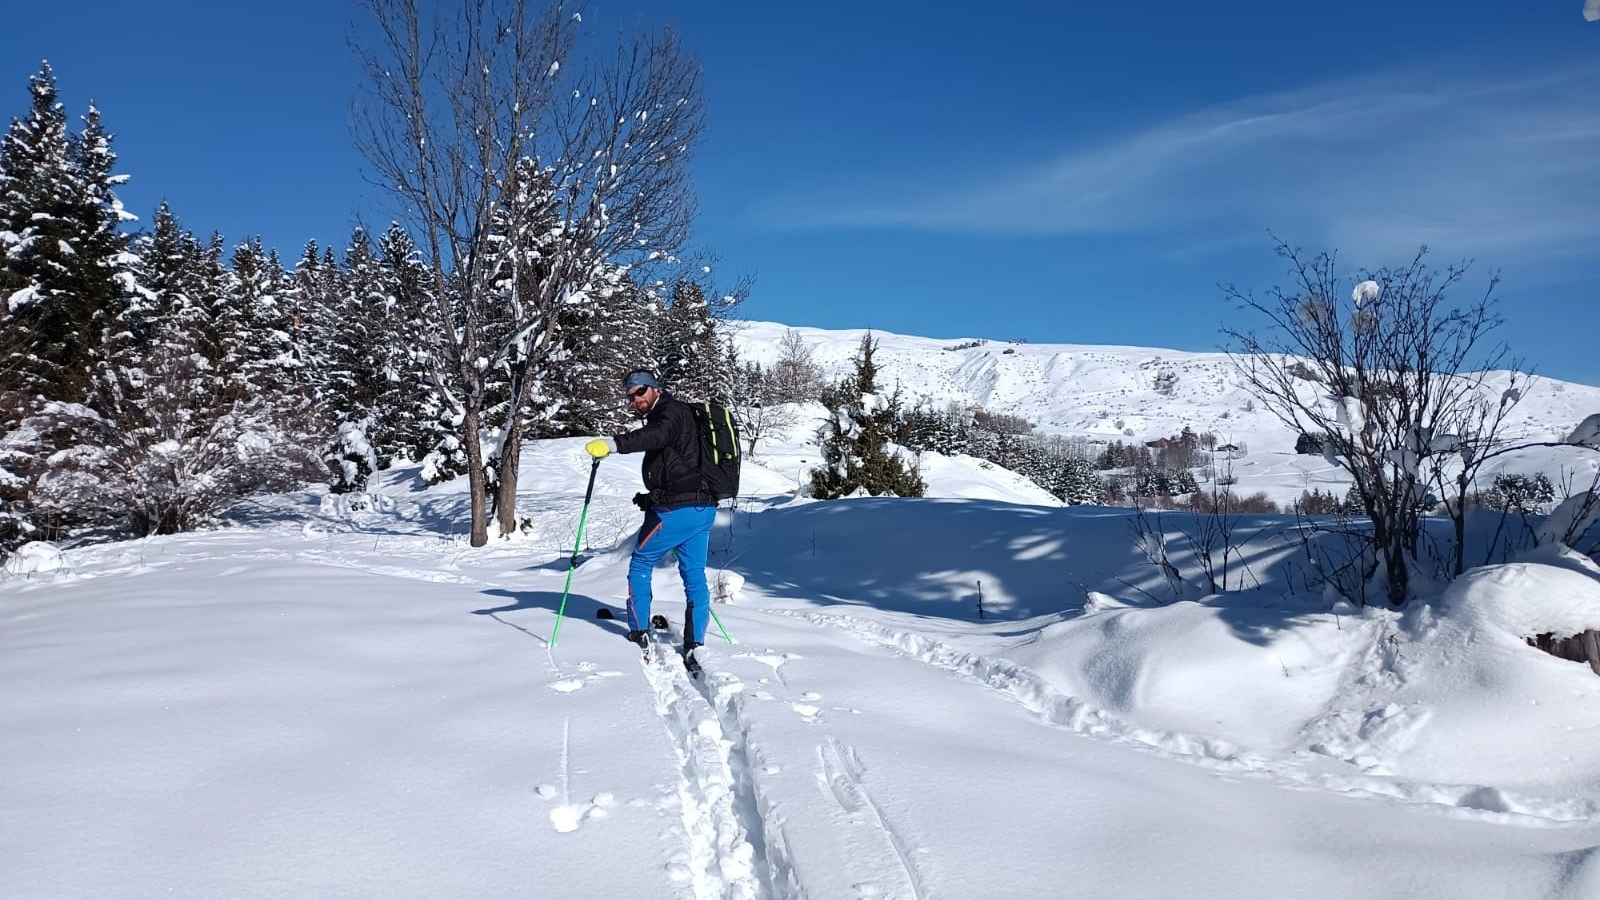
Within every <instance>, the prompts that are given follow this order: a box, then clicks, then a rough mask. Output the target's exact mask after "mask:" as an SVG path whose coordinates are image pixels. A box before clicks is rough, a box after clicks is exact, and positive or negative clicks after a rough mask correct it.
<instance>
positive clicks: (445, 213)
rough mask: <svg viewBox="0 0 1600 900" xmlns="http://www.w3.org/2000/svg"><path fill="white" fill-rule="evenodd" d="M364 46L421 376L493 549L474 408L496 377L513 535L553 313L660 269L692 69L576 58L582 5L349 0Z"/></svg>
mask: <svg viewBox="0 0 1600 900" xmlns="http://www.w3.org/2000/svg"><path fill="white" fill-rule="evenodd" d="M363 2H364V4H365V6H366V7H367V9H368V10H369V11H370V12H371V13H372V14H373V18H374V19H375V20H376V22H377V25H378V29H377V34H378V35H379V39H378V40H377V41H376V42H375V43H374V45H373V46H370V47H363V48H359V52H360V54H361V57H362V59H363V62H364V63H365V66H366V70H367V72H368V75H369V79H370V97H369V99H370V103H368V104H367V105H365V106H364V107H363V108H362V109H361V110H360V111H359V113H358V118H357V142H358V144H359V146H360V148H361V150H362V152H363V153H364V155H365V156H366V158H367V160H368V161H369V163H370V164H371V165H372V167H373V169H374V170H375V172H376V178H377V180H378V182H379V184H380V185H381V186H382V187H384V188H386V189H388V190H389V191H391V192H392V193H393V194H394V195H395V197H396V198H397V199H398V200H399V201H400V203H401V205H402V207H403V208H404V214H405V217H406V220H407V222H408V224H409V225H410V227H412V228H413V229H415V230H416V231H417V233H418V234H419V235H420V237H419V239H418V245H419V247H420V248H421V250H422V253H423V255H424V256H425V257H426V262H427V263H428V265H429V268H430V270H431V272H432V280H433V288H434V290H433V297H432V298H431V300H430V302H429V304H427V307H426V308H425V309H422V310H418V311H417V313H418V315H419V316H421V317H424V319H425V320H426V321H427V322H428V323H429V324H430V326H431V328H430V331H432V332H433V338H432V342H431V344H430V346H429V348H428V349H429V350H430V351H431V353H430V356H431V359H432V362H433V366H432V370H433V379H434V382H435V385H436V387H437V388H438V389H439V391H440V394H441V395H442V396H444V397H445V398H447V400H446V402H447V403H449V404H450V405H451V407H452V414H453V417H454V418H455V419H457V420H458V421H459V422H460V432H461V438H462V442H463V446H464V447H465V449H466V454H467V458H468V477H469V484H470V488H471V492H472V538H471V539H472V543H473V545H474V546H481V545H482V544H484V543H486V542H487V540H488V523H487V508H488V505H487V496H486V493H487V488H486V485H487V480H486V477H485V472H484V465H485V457H486V454H485V452H484V449H485V448H484V444H483V440H484V436H483V430H484V426H485V421H484V413H485V409H484V403H485V401H486V396H487V395H488V392H489V388H490V387H491V381H492V380H494V379H498V378H508V379H509V382H510V383H509V386H508V388H507V389H505V391H504V392H503V395H504V396H505V397H506V401H505V406H504V407H503V408H502V409H500V410H497V419H498V420H499V421H500V422H501V423H503V424H502V425H501V427H500V429H499V433H498V435H496V436H492V437H491V438H490V441H491V444H492V446H491V448H490V449H491V452H490V453H489V454H488V456H491V457H493V458H494V460H495V461H496V464H497V465H498V467H499V471H498V491H499V502H498V503H497V504H496V506H497V507H498V509H497V513H498V518H499V522H500V526H501V530H502V533H509V532H510V531H511V530H512V529H513V528H514V527H515V520H516V511H515V506H514V502H513V501H514V498H515V493H516V487H517V465H518V457H519V451H520V445H521V440H522V429H523V427H524V426H525V424H526V421H527V414H528V409H527V407H528V406H529V405H530V404H534V403H538V402H540V401H542V400H543V399H544V397H543V395H542V394H541V393H540V391H539V387H540V385H541V383H542V382H543V376H544V375H545V373H546V372H548V368H547V367H548V366H550V365H552V364H556V363H559V359H557V358H556V356H557V354H558V352H559V351H558V348H559V347H560V345H561V342H560V341H559V340H557V337H558V334H557V329H558V328H559V324H560V316H559V315H558V313H559V312H560V311H561V310H562V309H563V308H564V307H566V306H568V305H570V304H578V303H584V302H586V301H587V300H588V298H589V295H590V292H593V291H599V290H606V289H610V287H611V286H612V284H613V283H614V282H615V280H616V277H617V274H618V272H619V271H629V274H630V276H631V277H632V278H633V279H634V281H635V282H636V283H640V284H644V283H647V279H645V278H643V277H641V275H642V272H643V270H645V269H648V268H649V267H651V266H652V265H670V264H672V263H673V262H674V261H675V254H676V253H677V251H678V249H679V248H680V246H681V245H682V243H683V242H684V241H685V239H686V237H687V233H688V227H689V223H690V221H691V220H692V218H693V213H694V203H693V194H692V192H691V189H690V185H689V179H688V174H687V163H688V158H689V153H690V151H691V150H692V148H693V147H694V145H695V144H696V142H697V140H698V137H699V135H700V132H701V129H702V126H703V107H702V101H701V92H700V83H699V79H700V69H699V65H698V63H697V62H696V61H695V60H694V59H693V58H692V57H691V56H689V55H688V54H686V53H685V52H684V51H683V49H682V48H681V46H680V45H679V43H678V41H677V40H676V38H675V37H674V36H673V35H672V34H670V33H663V34H656V35H643V36H640V37H637V38H634V39H632V40H629V41H626V42H624V43H622V44H621V45H619V47H618V48H617V50H616V52H615V53H614V54H610V55H601V56H599V57H594V58H587V59H585V58H580V57H578V56H577V54H576V50H577V47H578V37H579V28H580V25H581V22H582V17H581V15H580V14H579V12H578V7H577V6H575V5H572V4H567V3H562V2H550V3H547V4H544V3H535V2H530V0H459V2H458V3H454V4H442V5H441V6H440V7H439V8H438V9H436V10H434V12H433V14H432V15H429V14H427V13H425V12H424V11H423V10H422V9H421V8H420V4H419V0H363Z"/></svg>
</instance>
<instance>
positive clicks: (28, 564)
mask: <svg viewBox="0 0 1600 900" xmlns="http://www.w3.org/2000/svg"><path fill="white" fill-rule="evenodd" d="M63 565H64V563H63V562H62V560H61V549H60V548H59V547H57V546H56V545H55V544H51V543H49V542H47V541H29V542H28V543H26V544H23V545H22V546H21V547H18V548H17V551H16V552H15V553H13V554H11V556H9V557H8V558H7V559H6V564H5V573H6V574H7V575H32V574H34V573H35V572H54V571H57V570H58V569H60V568H61V567H62V566H63Z"/></svg>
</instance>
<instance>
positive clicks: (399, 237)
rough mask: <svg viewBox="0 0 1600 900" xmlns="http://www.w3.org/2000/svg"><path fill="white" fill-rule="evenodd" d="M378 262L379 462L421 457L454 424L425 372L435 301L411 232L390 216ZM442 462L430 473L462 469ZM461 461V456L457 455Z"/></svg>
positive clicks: (453, 472)
mask: <svg viewBox="0 0 1600 900" xmlns="http://www.w3.org/2000/svg"><path fill="white" fill-rule="evenodd" d="M378 251H379V265H380V266H381V267H382V270H383V283H384V287H385V290H386V291H387V293H386V295H385V296H384V300H383V305H384V321H385V322H387V323H389V328H388V331H387V334H386V336H385V337H384V338H383V340H384V342H385V343H386V344H387V349H388V356H387V358H386V362H385V364H384V365H385V368H384V379H383V391H382V393H381V394H380V396H379V398H378V411H379V413H378V414H379V416H380V418H381V419H382V424H381V426H380V427H379V428H378V429H377V431H378V438H377V443H376V444H375V445H374V449H375V450H377V452H378V458H379V461H380V464H383V465H387V464H388V463H390V462H393V461H396V460H401V459H405V460H410V461H414V462H421V461H422V460H423V459H424V458H425V457H427V456H428V454H429V453H431V452H432V451H433V450H434V449H435V448H437V447H439V446H440V444H441V442H442V441H444V440H445V438H446V437H447V436H448V435H451V434H453V433H454V430H455V429H454V428H453V427H452V426H451V425H450V423H449V421H448V420H447V419H446V418H445V412H444V410H445V407H444V403H443V400H442V398H441V397H440V394H439V388H438V386H437V385H436V384H435V383H434V381H433V379H432V378H431V377H430V375H429V367H428V359H430V358H431V354H430V352H429V350H428V348H429V347H431V346H432V344H433V343H434V342H436V341H438V340H439V337H438V335H433V334H429V333H428V332H427V325H426V323H427V322H430V321H433V319H432V317H431V316H430V315H429V314H428V312H427V310H426V307H427V306H428V305H430V304H432V303H433V302H434V299H433V296H432V293H431V292H430V290H429V285H430V283H431V282H430V280H429V278H428V270H427V267H426V266H424V265H423V264H422V261H421V259H420V258H419V257H418V255H417V250H416V246H415V245H414V244H413V243H412V240H411V235H410V234H409V233H408V232H407V231H406V230H405V229H404V228H403V227H401V225H400V224H399V223H398V222H392V223H390V225H389V229H388V230H387V231H385V232H384V233H383V237H382V238H381V239H379V241H378ZM441 462H445V465H444V466H442V467H440V468H437V469H435V470H434V471H433V474H434V475H437V476H441V477H444V478H451V477H454V476H456V475H459V474H461V471H462V469H460V468H452V467H451V465H450V464H449V463H448V461H446V460H441ZM461 463H463V464H464V463H465V458H464V457H463V458H462V459H461Z"/></svg>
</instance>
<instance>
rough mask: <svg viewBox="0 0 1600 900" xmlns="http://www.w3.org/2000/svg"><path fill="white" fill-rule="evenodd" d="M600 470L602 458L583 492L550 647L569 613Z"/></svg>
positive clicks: (592, 471)
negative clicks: (585, 530)
mask: <svg viewBox="0 0 1600 900" xmlns="http://www.w3.org/2000/svg"><path fill="white" fill-rule="evenodd" d="M599 471H600V460H599V459H596V460H595V461H594V465H592V466H590V467H589V487H588V489H587V490H585V491H584V492H583V512H582V513H581V514H580V515H579V516H578V539H577V540H576V541H574V542H573V544H572V563H571V564H570V565H568V566H567V584H566V587H563V588H562V589H561V605H560V606H559V607H557V608H556V627H555V629H554V630H553V631H551V632H550V647H551V648H552V649H554V648H555V645H556V638H558V637H560V636H561V619H562V617H563V616H565V615H566V614H567V593H568V592H569V591H571V590H572V573H573V572H575V571H577V568H578V551H579V550H581V549H583V526H584V525H585V524H587V523H588V521H589V500H590V498H592V497H593V496H594V476H595V473H596V472H599Z"/></svg>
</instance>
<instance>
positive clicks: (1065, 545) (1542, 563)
mask: <svg viewBox="0 0 1600 900" xmlns="http://www.w3.org/2000/svg"><path fill="white" fill-rule="evenodd" d="M581 443H582V442H581V441H578V440H561V441H547V442H539V443H536V444H534V445H533V446H531V447H529V448H528V450H527V453H526V456H525V464H524V480H523V485H524V489H523V493H522V495H521V496H520V498H519V504H518V506H519V512H520V513H521V514H522V515H524V516H526V517H528V519H529V520H530V523H531V528H530V530H529V532H528V533H527V534H524V535H520V536H518V538H517V539H515V540H511V541H498V540H497V541H493V542H491V544H490V545H489V546H487V547H484V548H481V549H473V548H471V547H469V546H467V545H466V543H465V541H464V538H463V533H464V530H465V519H466V507H467V503H466V495H465V490H464V488H463V486H462V485H461V484H459V483H452V484H445V485H440V486H437V487H431V488H428V487H423V486H422V485H420V483H418V482H417V481H416V478H415V476H416V471H415V470H414V469H406V470H398V471H394V472H390V473H387V474H386V476H385V479H384V483H383V485H382V488H381V492H382V497H383V500H382V502H381V503H380V504H379V508H378V510H377V511H371V512H364V513H360V514H356V515H353V516H349V515H345V516H341V515H334V514H332V513H331V512H328V511H325V510H332V509H335V508H336V507H335V505H324V504H323V503H322V500H323V499H324V498H323V497H322V496H321V495H320V494H318V493H315V492H313V493H300V494H288V495H282V496H271V497H260V498H257V499H256V500H254V501H252V502H250V503H247V504H244V505H243V506H241V507H240V508H239V509H238V510H237V511H236V513H235V515H234V518H233V521H232V522H231V523H230V524H229V526H228V527H225V528H222V529H220V530H217V531H214V532H209V533H198V534H188V535H178V536H172V537H161V538H151V539H146V540H137V541H125V542H115V543H107V544H99V545H87V546H82V547H77V548H70V549H68V550H67V551H66V552H65V554H64V555H63V556H61V557H59V558H57V557H54V556H51V555H49V554H40V555H37V556H32V557H29V558H30V559H33V560H35V562H36V563H37V564H38V568H36V569H35V570H33V571H26V570H24V569H17V570H16V571H14V572H13V573H12V574H10V575H8V576H7V577H5V578H4V579H3V580H0V721H3V722H4V723H5V728H4V730H3V731H0V735H3V736H0V771H3V772H4V773H5V775H4V777H3V778H0V861H3V864H0V897H5V898H7V900H68V898H74V900H75V898H90V897H93V898H130V900H143V898H148V897H156V896H160V897H176V898H188V900H214V898H218V897H228V898H234V900H253V898H261V900H279V898H283V897H297V898H308V900H310V898H328V900H365V898H371V900H410V898H416V900H438V898H458V897H459V898H473V900H494V898H506V900H512V898H516V900H523V898H528V897H539V898H543V897H561V898H570V900H610V898H615V897H641V896H643V897H659V898H672V900H711V898H742V900H802V898H809V900H824V898H827V900H832V898H842V900H889V898H898V900H935V898H960V900H964V898H985V900H988V898H1016V900H1024V898H1026V900H1038V898H1073V897H1107V896H1115V897H1119V898H1124V900H1171V898H1175V897H1183V898H1199V900H1210V898H1215V900H1326V898H1331V897H1339V898H1370V900H1387V898H1397V897H1406V898H1426V900H1433V898H1437V900H1524V898H1526V900H1534V898H1540V900H1588V898H1593V897H1596V896H1600V864H1597V862H1596V860H1597V859H1600V854H1597V853H1596V850H1597V849H1600V742H1597V740H1596V737H1597V735H1600V678H1596V677H1595V676H1594V675H1593V674H1591V673H1590V672H1589V670H1588V668H1587V667H1586V666H1584V665H1582V664H1579V663H1571V662H1566V661H1563V660H1558V659H1555V658H1554V657H1550V656H1547V655H1545V654H1543V653H1540V652H1538V651H1536V650H1534V649H1532V648H1530V647H1528V646H1527V645H1526V644H1525V643H1523V640H1522V639H1523V637H1524V636H1526V635H1527V634H1529V633H1535V632H1538V631H1542V630H1548V629H1564V630H1565V629H1575V628H1581V627H1585V626H1589V627H1594V626H1600V568H1597V567H1596V566H1595V565H1594V563H1593V562H1591V561H1589V560H1587V559H1585V558H1581V557H1577V556H1572V555H1566V556H1561V555H1553V554H1548V553H1547V554H1545V555H1544V556H1542V557H1539V558H1534V559H1529V560H1526V561H1524V562H1521V563H1518V564H1516V565H1512V566H1501V567H1497V568H1493V569H1482V570H1477V571H1474V572H1472V573H1469V575H1468V576H1467V577H1466V578H1465V579H1463V580H1462V581H1461V582H1460V583H1459V584H1458V585H1456V586H1455V587H1453V588H1452V589H1451V590H1450V591H1449V592H1448V593H1447V594H1446V595H1445V596H1444V597H1442V598H1441V599H1440V601H1439V602H1437V603H1435V604H1433V605H1431V606H1419V607H1417V608H1415V609H1413V610H1409V611H1407V612H1405V613H1397V612H1392V611H1388V610H1384V609H1374V608H1366V609H1357V608H1354V607H1351V606H1348V605H1346V604H1342V603H1329V602H1328V601H1327V600H1325V599H1323V598H1322V597H1321V596H1320V595H1314V596H1311V597H1305V596H1303V595H1302V594H1300V593H1296V591H1295V590H1294V588H1295V586H1296V585H1298V584H1300V583H1301V581H1302V579H1303V576H1304V566H1303V560H1301V559H1299V558H1298V557H1297V550H1296V545H1295V542H1294V541H1293V540H1286V539H1285V538H1286V537H1289V536H1288V535H1285V534H1284V533H1283V529H1286V528H1293V523H1292V522H1290V521H1289V520H1287V519H1281V518H1280V519H1271V518H1265V519H1259V520H1249V521H1247V522H1246V523H1245V527H1244V528H1242V529H1241V530H1242V531H1243V532H1246V533H1249V534H1252V535H1253V536H1254V540H1255V542H1254V543H1253V544H1252V545H1251V546H1252V550H1251V552H1250V555H1249V559H1250V571H1251V576H1252V580H1251V585H1252V586H1251V589H1249V590H1245V591H1238V592H1235V593H1231V594H1227V595H1222V596H1213V597H1205V596H1203V593H1202V592H1196V591H1195V590H1194V589H1193V588H1194V586H1193V585H1189V586H1185V587H1183V588H1182V589H1181V593H1179V592H1175V588H1174V586H1173V585H1171V584H1169V583H1167V582H1166V581H1165V580H1164V579H1163V578H1162V577H1161V576H1160V574H1159V573H1158V572H1157V571H1156V570H1155V569H1154V568H1153V567H1152V566H1150V565H1149V563H1148V561H1147V560H1146V559H1144V558H1143V557H1142V555H1141V554H1140V553H1139V552H1138V551H1137V550H1136V549H1135V547H1134V546H1133V543H1132V541H1131V539H1130V535H1131V531H1130V525H1131V516H1132V514H1131V513H1130V511H1128V510H1121V509H1108V508H1098V507H1075V508H1060V507H1059V506H1054V505H1046V504H1041V503H1036V502H1034V501H1035V500H1037V494H1036V493H1032V492H1030V491H1029V490H1028V488H1027V487H1026V486H1025V485H1024V486H1021V489H1020V491H1019V492H1018V493H1015V494H1011V495H1007V490H1008V485H1012V486H1015V485H1016V482H1015V481H1013V480H1011V479H1013V478H1014V476H1011V475H1010V473H1005V472H1003V471H1000V470H996V469H994V468H993V467H989V468H985V467H983V466H982V465H980V464H979V463H978V462H977V461H975V460H970V459H962V458H957V459H943V458H939V459H936V460H931V461H930V462H931V463H932V464H929V465H926V466H925V467H924V474H925V476H926V477H927V478H928V480H929V483H930V485H929V486H930V499H923V500H899V499H860V500H844V501H835V502H814V501H808V500H805V499H796V496H795V493H796V492H795V488H796V486H797V484H798V477H799V476H800V474H801V472H802V464H801V463H800V462H799V461H800V460H802V459H805V458H807V456H808V455H814V448H812V447H808V446H807V445H806V444H805V443H804V442H803V441H801V440H787V441H785V440H776V441H775V442H774V444H773V445H772V446H771V448H770V450H769V451H768V452H766V453H764V454H763V455H762V456H761V457H760V458H759V459H753V460H752V461H750V462H749V463H748V464H747V465H748V466H749V469H748V472H747V475H746V479H747V484H748V486H749V487H748V493H749V495H750V496H749V497H748V498H747V499H746V500H745V501H744V503H743V505H742V508H741V509H740V510H739V511H738V512H728V511H724V512H723V513H721V514H720V515H719V523H718V526H717V529H716V531H715V532H714V534H713V537H712V564H713V566H714V571H713V573H712V575H713V582H714V584H716V585H717V591H718V600H717V604H716V606H715V609H716V610H717V611H718V619H719V621H720V624H721V626H725V627H726V630H727V632H728V634H729V635H730V637H731V642H727V641H724V640H722V639H721V637H719V636H717V632H718V631H719V630H720V628H719V627H714V628H713V630H712V640H713V642H714V643H713V644H711V645H710V646H709V647H708V650H709V652H708V654H707V666H708V674H707V675H706V677H705V679H704V680H702V681H699V682H696V681H692V680H690V679H689V678H688V677H687V675H686V674H685V672H684V670H683V668H682V666H681V665H680V664H679V663H678V662H677V660H676V659H675V658H674V656H673V654H672V652H671V646H672V644H673V642H674V640H675V638H674V636H673V635H672V634H670V633H666V634H661V635H659V636H658V638H657V640H658V644H657V647H656V649H657V652H656V654H655V656H654V658H653V659H651V660H650V661H648V662H641V660H640V654H639V652H638V650H637V649H636V648H634V647H633V646H632V645H630V644H628V643H627V642H625V641H624V640H623V639H622V637H621V633H620V628H621V624H620V623H619V622H618V621H616V620H611V621H606V620H601V619H598V618H596V615H595V613H596V612H597V610H599V609H602V608H607V609H613V610H618V611H619V612H620V609H621V607H622V605H623V603H624V602H625V597H626V585H625V580H624V573H625V570H626V564H627V555H628V552H629V549H630V546H631V544H630V541H631V538H632V535H633V530H634V529H635V528H636V527H637V524H638V512H637V510H635V509H634V508H633V507H632V506H631V504H630V503H629V498H630V497H631V496H632V495H633V493H634V492H635V491H637V490H638V489H639V483H638V469H637V461H636V460H635V459H632V458H628V457H620V458H611V459H608V460H606V461H604V462H603V464H602V465H601V466H600V467H599V469H598V482H597V484H596V489H595V493H594V500H593V505H592V507H591V509H590V513H589V520H588V521H589V528H588V533H587V534H588V539H587V540H586V542H585V543H586V545H587V546H586V548H585V549H584V553H583V558H584V561H583V562H582V564H581V565H580V566H579V567H578V568H577V570H576V571H575V572H574V574H573V578H572V581H571V591H570V594H567V595H566V605H565V613H566V617H567V618H566V620H565V622H564V624H563V626H562V629H561V631H560V639H559V642H557V643H555V644H554V645H552V641H551V637H552V635H553V633H554V630H555V626H556V621H557V610H558V609H559V608H561V606H562V598H563V586H564V584H565V580H566V575H567V569H568V562H567V558H568V556H569V554H570V553H571V549H572V542H573V540H574V534H575V531H576V526H577V521H578V518H579V511H580V506H581V504H582V501H583V489H584V484H585V480H586V477H587V475H588V472H589V470H590V465H589V461H588V458H587V457H586V456H585V455H584V453H583V451H582V449H581ZM1164 521H1165V522H1166V523H1167V526H1171V525H1172V524H1173V523H1178V522H1181V517H1173V516H1169V517H1167V518H1166V519H1165V520H1164ZM1171 546H1172V549H1173V551H1174V553H1175V558H1176V560H1177V562H1178V564H1179V565H1180V566H1182V567H1183V568H1184V569H1185V570H1189V571H1192V566H1193V563H1194V560H1193V557H1192V555H1186V554H1185V552H1184V551H1183V548H1182V544H1181V541H1180V540H1179V539H1178V537H1177V536H1176V535H1174V536H1173V539H1172V545H1171ZM1297 567H1298V568H1297ZM656 592H657V598H658V600H657V603H658V605H657V607H656V608H657V610H658V611H660V612H663V613H666V614H667V615H668V616H669V617H670V618H671V619H672V620H673V622H674V623H675V624H676V625H678V626H680V627H681V622H682V605H681V600H680V599H679V598H681V585H680V583H679V581H678V578H677V574H676V571H675V569H674V568H673V567H671V566H666V567H664V568H662V569H660V570H659V571H658V572H657V574H656ZM1179 597H1183V598H1186V599H1182V600H1180V599H1178V598H1179ZM980 598H981V601H982V607H983V609H982V613H981V614H980V612H979V601H980Z"/></svg>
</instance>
